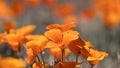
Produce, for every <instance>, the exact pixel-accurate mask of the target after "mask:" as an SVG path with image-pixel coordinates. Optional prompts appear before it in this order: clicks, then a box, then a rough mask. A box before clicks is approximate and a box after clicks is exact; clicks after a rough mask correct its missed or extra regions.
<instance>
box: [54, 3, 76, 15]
mask: <svg viewBox="0 0 120 68" xmlns="http://www.w3.org/2000/svg"><path fill="white" fill-rule="evenodd" d="M54 12H55V14H56V15H58V16H60V17H66V16H70V15H72V14H73V12H74V6H73V5H72V4H63V5H58V6H56V7H55V9H54Z"/></svg>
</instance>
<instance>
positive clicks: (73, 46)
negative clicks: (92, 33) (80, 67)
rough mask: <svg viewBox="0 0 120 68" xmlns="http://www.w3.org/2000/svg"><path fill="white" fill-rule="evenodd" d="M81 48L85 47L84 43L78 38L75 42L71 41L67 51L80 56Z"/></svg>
mask: <svg viewBox="0 0 120 68" xmlns="http://www.w3.org/2000/svg"><path fill="white" fill-rule="evenodd" d="M83 46H85V42H84V41H83V40H82V39H80V38H78V39H76V40H73V41H72V42H70V43H69V44H68V47H69V49H70V50H71V51H72V52H73V53H74V54H75V55H76V56H79V55H81V53H80V50H81V48H82V47H83Z"/></svg>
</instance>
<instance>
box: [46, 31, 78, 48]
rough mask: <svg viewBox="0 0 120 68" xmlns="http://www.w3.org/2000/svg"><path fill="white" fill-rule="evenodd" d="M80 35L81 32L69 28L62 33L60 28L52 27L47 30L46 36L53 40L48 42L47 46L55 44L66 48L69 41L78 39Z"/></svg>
mask: <svg viewBox="0 0 120 68" xmlns="http://www.w3.org/2000/svg"><path fill="white" fill-rule="evenodd" d="M78 35H79V33H78V32H77V31H73V30H68V31H65V32H63V33H62V32H61V30H59V29H50V30H49V31H46V32H45V36H46V37H48V38H49V39H50V40H51V41H50V42H48V44H47V46H46V48H48V47H51V46H53V47H60V48H61V49H64V48H65V47H66V46H67V45H68V43H69V42H71V41H72V40H75V39H77V38H78ZM53 44H54V45H53Z"/></svg>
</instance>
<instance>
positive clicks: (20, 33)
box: [4, 25, 35, 51]
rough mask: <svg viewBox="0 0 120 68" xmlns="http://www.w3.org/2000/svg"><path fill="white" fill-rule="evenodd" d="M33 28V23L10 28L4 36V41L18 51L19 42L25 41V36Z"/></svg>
mask: <svg viewBox="0 0 120 68" xmlns="http://www.w3.org/2000/svg"><path fill="white" fill-rule="evenodd" d="M34 29H35V26H34V25H29V26H24V27H22V28H19V29H12V30H10V32H9V33H8V34H7V35H5V36H4V39H5V42H6V43H8V44H9V45H10V47H11V48H12V49H13V50H14V51H19V47H20V44H21V43H22V42H24V41H25V36H27V35H29V34H30V33H31V32H32V31H33V30H34Z"/></svg>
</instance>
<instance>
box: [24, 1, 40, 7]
mask: <svg viewBox="0 0 120 68" xmlns="http://www.w3.org/2000/svg"><path fill="white" fill-rule="evenodd" d="M25 1H26V2H27V3H28V4H30V5H31V6H37V5H39V4H40V3H41V2H42V0H25Z"/></svg>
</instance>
